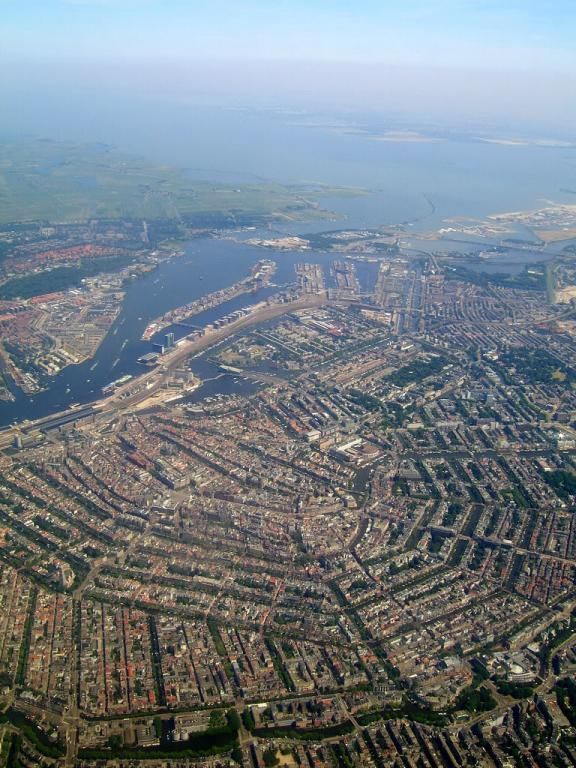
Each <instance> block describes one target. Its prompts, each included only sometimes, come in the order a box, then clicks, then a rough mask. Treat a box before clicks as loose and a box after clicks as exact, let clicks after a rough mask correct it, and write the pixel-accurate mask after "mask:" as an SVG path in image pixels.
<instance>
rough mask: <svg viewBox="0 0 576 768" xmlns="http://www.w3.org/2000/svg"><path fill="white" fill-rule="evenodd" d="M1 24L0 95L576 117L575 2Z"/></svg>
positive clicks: (407, 0)
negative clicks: (90, 93) (133, 95)
mask: <svg viewBox="0 0 576 768" xmlns="http://www.w3.org/2000/svg"><path fill="white" fill-rule="evenodd" d="M0 15H1V19H2V21H1V23H0V65H1V66H2V71H3V74H2V75H0V91H1V87H2V85H4V86H5V87H7V88H8V89H10V87H13V88H27V87H30V88H32V87H33V86H34V85H36V87H39V86H40V85H41V84H44V85H45V86H46V87H48V86H50V87H56V86H58V85H66V86H68V87H72V86H74V85H75V86H77V87H82V86H83V85H84V86H85V87H86V88H94V87H96V86H97V84H98V83H100V84H101V85H102V84H103V83H106V84H107V87H110V88H122V87H123V86H125V87H131V88H137V89H138V88H139V89H146V88H149V89H152V90H155V91H156V92H157V93H161V92H164V93H165V94H166V95H169V94H174V95H175V94H177V93H180V94H181V95H182V94H183V93H184V92H186V93H187V94H188V96H189V97H190V98H200V97H203V98H207V96H208V94H211V97H212V98H213V99H214V100H215V101H218V100H224V101H226V100H227V99H228V100H231V99H233V96H234V95H235V96H236V98H237V99H238V100H240V101H244V102H250V101H251V100H253V101H254V103H263V102H267V103H272V102H274V101H276V103H278V104H282V103H284V104H286V105H288V104H293V105H295V104H296V103H297V102H298V101H301V102H302V103H311V102H314V101H316V102H318V103H320V104H331V105H336V104H340V105H341V106H342V107H349V108H358V107H360V106H363V107H369V106H370V107H374V106H375V105H376V106H378V105H379V104H382V103H389V104H390V105H391V106H392V107H393V108H394V109H402V108H403V107H404V108H406V110H407V111H413V110H415V109H416V110H417V109H418V105H419V104H420V106H421V109H422V111H426V110H429V109H431V108H432V107H433V106H434V104H436V105H437V106H438V107H439V108H441V109H449V111H450V112H451V113H453V114H457V113H458V109H459V104H460V112H461V113H462V117H466V116H470V118H474V117H478V118H479V117H489V116H490V115H493V116H496V115H498V114H501V113H502V110H504V109H508V110H509V111H510V114H511V116H513V117H514V119H525V120H530V119H534V120H535V119H536V118H538V116H539V115H540V117H544V118H547V119H549V120H550V121H557V122H558V123H559V124H562V125H568V123H569V122H570V121H572V120H573V119H574V117H576V112H575V107H573V106H572V103H571V102H574V101H576V100H575V99H574V98H573V97H570V93H571V94H572V95H573V94H574V93H576V90H575V88H576V53H575V45H574V40H575V39H576V3H575V2H574V0H547V1H546V2H543V0H0ZM568 102H570V103H568Z"/></svg>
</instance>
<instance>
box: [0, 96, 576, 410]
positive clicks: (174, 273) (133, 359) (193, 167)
mask: <svg viewBox="0 0 576 768" xmlns="http://www.w3.org/2000/svg"><path fill="white" fill-rule="evenodd" d="M122 109H123V107H122V105H118V111H117V113H115V119H114V121H113V123H112V122H110V120H109V119H105V118H104V117H103V118H102V119H101V120H100V121H98V119H95V118H94V115H92V116H91V120H90V122H88V121H87V119H86V118H85V117H84V118H83V117H82V111H81V110H77V111H75V112H74V113H72V112H70V113H69V114H68V115H67V120H66V121H63V120H62V119H60V121H59V122H58V123H55V122H51V118H50V115H53V114H54V112H53V111H52V112H50V111H49V110H48V111H46V112H44V113H43V114H44V121H43V122H42V115H40V114H39V113H38V115H37V117H38V123H37V131H41V132H42V134H43V135H45V136H51V137H53V138H55V139H78V140H82V141H87V140H93V141H107V142H110V143H113V144H115V145H116V146H117V147H118V148H119V149H121V150H124V151H130V152H137V153H140V154H142V155H146V156H147V157H149V158H150V159H152V160H155V161H160V162H167V163H172V164H175V165H179V166H181V167H184V168H186V169H188V170H189V172H190V173H191V174H192V175H194V176H196V177H202V178H213V179H236V180H237V181H238V182H240V181H247V180H253V179H255V178H258V179H272V180H278V181H282V182H304V181H313V182H320V183H324V184H329V185H334V184H338V185H347V186H359V187H363V188H365V189H369V190H370V191H371V192H372V194H371V195H370V196H368V197H338V198H332V199H328V200H326V201H325V204H326V206H327V207H329V208H330V209H331V210H333V211H336V212H337V213H338V214H339V215H340V216H341V218H340V220H339V221H337V222H310V223H304V224H303V223H300V224H297V225H296V224H291V225H288V226H285V227H283V230H284V231H289V232H295V233H296V232H304V233H305V232H307V231H318V230H323V229H336V228H342V227H364V226H370V227H374V226H380V225H385V224H394V223H401V222H412V223H413V227H414V231H415V233H416V232H417V230H418V229H426V228H428V227H430V228H435V227H436V226H437V225H438V224H439V223H440V221H441V220H442V219H443V218H446V217H453V216H465V217H470V216H476V217H484V216H486V215H487V214H490V213H495V212H500V211H510V210H521V209H527V208H534V207H539V206H542V205H543V204H545V202H544V201H546V200H554V201H559V202H567V203H576V194H574V192H573V191H572V192H571V191H570V190H575V189H576V178H575V177H576V151H575V150H574V149H568V148H564V149H561V148H543V147H542V148H539V147H520V146H504V145H497V144H483V143H477V142H471V141H446V142H439V143H410V142H406V143H395V142H384V141H377V140H374V139H373V138H370V137H367V136H366V135H357V134H353V133H345V132H342V131H336V130H330V129H327V128H313V127H303V126H302V125H298V124H297V122H296V121H294V120H291V119H290V118H288V117H286V116H281V115H275V114H272V115H267V114H262V113H252V112H230V111H229V112H224V111H222V110H213V109H210V110H208V109H197V108H192V107H187V108H184V107H178V108H176V107H172V108H171V111H170V110H168V111H167V108H166V109H164V110H163V112H162V114H161V117H160V116H159V113H158V111H157V109H156V108H155V107H154V106H153V105H146V104H140V105H137V104H130V105H129V108H128V106H126V107H125V108H124V110H125V111H124V112H122ZM107 114H109V112H108V113H107ZM60 117H61V116H60ZM16 128H17V127H16V126H14V130H16ZM463 250H466V248H465V246H463ZM185 251H186V253H185V256H183V257H181V258H176V259H173V260H171V261H169V262H165V263H163V264H161V265H160V266H159V268H158V269H157V270H156V271H154V272H152V273H149V274H148V275H146V276H144V277H142V278H139V279H137V280H135V281H133V282H131V283H130V284H129V285H128V286H127V290H126V298H125V301H124V304H123V307H122V311H121V313H120V316H119V318H118V320H117V321H116V323H115V325H114V326H113V328H112V329H111V332H110V333H109V334H108V336H107V338H106V339H105V340H104V342H103V344H102V345H101V347H100V349H99V351H98V353H97V355H96V357H95V358H94V359H93V360H91V361H89V362H87V363H85V364H83V365H79V366H72V367H69V368H67V369H65V370H64V371H63V372H62V373H61V374H60V375H59V376H56V377H55V378H54V380H53V382H52V385H51V387H50V389H49V390H47V391H45V392H42V393H40V394H38V395H37V396H35V397H32V398H30V397H28V396H25V395H23V394H21V393H20V394H17V399H16V401H15V402H12V403H0V425H7V424H9V423H11V422H13V421H15V420H18V421H19V420H22V419H26V418H27V419H34V418H39V417H41V416H46V415H48V414H50V413H52V412H55V411H58V410H61V409H63V408H65V407H67V406H70V405H71V404H72V403H85V402H89V401H91V400H93V399H96V398H97V397H99V395H100V392H101V389H102V387H103V386H105V385H106V384H108V383H109V382H111V381H112V380H115V379H117V378H119V377H120V376H122V375H124V374H136V373H139V372H141V371H142V367H141V366H140V365H139V364H138V363H137V359H138V357H139V356H141V355H142V354H143V353H145V352H147V351H150V350H151V345H150V343H145V342H141V341H140V336H141V334H142V331H143V330H144V328H145V327H146V325H147V324H148V322H150V321H151V320H153V319H154V318H155V317H158V316H159V315H161V314H162V313H164V312H165V311H166V310H168V309H170V308H173V307H177V306H180V305H182V304H185V303H187V302H189V301H191V300H193V299H195V298H197V297H199V296H201V295H202V294H204V293H208V292H211V291H214V290H216V289H218V288H222V287H225V286H227V285H230V284H231V283H234V282H235V281H237V280H239V279H240V278H242V277H244V276H245V275H246V274H247V273H248V271H249V269H250V267H251V266H252V265H253V264H254V262H255V261H257V260H258V259H259V258H262V257H264V256H269V255H270V254H269V253H266V252H264V251H262V250H261V249H257V248H254V247H251V246H248V245H246V244H244V243H234V242H231V241H228V240H222V239H201V240H194V241H192V242H191V243H189V244H188V245H187V246H186V248H185ZM274 258H275V259H276V260H277V262H278V271H277V273H276V276H275V282H277V283H286V282H291V281H293V280H294V263H295V262H297V261H301V260H302V259H304V258H305V259H307V260H309V259H312V258H313V259H314V260H315V261H320V262H322V263H325V264H326V265H327V264H328V263H329V261H331V260H332V258H333V257H330V256H327V255H325V254H313V255H312V254H307V255H305V256H304V255H303V254H298V253H282V254H277V255H276V256H274ZM533 259H534V256H533V255H532V256H528V255H527V254H526V261H528V260H533ZM513 260H514V262H515V264H516V267H517V268H518V266H519V265H520V264H521V260H522V255H521V254H520V255H517V254H515V255H514V259H513ZM506 270H507V271H509V265H508V264H507V265H506ZM325 271H326V273H327V274H328V272H329V270H325ZM364 272H365V274H363V277H364V278H365V279H368V272H369V270H364ZM269 293H270V291H262V292H261V293H260V294H259V296H256V297H254V296H249V295H246V296H241V297H239V298H237V299H235V300H233V301H231V302H229V303H227V304H226V305H223V306H221V307H219V308H216V309H214V310H211V311H208V312H206V313H204V314H203V315H201V316H198V317H197V318H196V319H195V320H194V322H195V323H196V324H204V323H208V322H211V321H212V320H214V319H216V318H217V317H220V316H222V315H224V314H227V313H228V312H230V311H232V310H234V309H237V308H239V307H242V306H246V305H247V304H249V303H253V302H254V301H256V300H257V299H258V298H259V297H264V296H266V295H268V294H269ZM183 332H184V331H183V330H181V331H180V334H182V333H183ZM202 365H203V364H202V362H201V361H199V362H198V364H197V366H198V371H199V373H201V374H206V373H210V370H209V369H207V368H206V367H202ZM240 386H241V385H240ZM227 388H228V389H229V382H223V381H220V382H214V386H213V387H212V388H211V389H210V391H222V390H226V389H227ZM204 391H207V390H204Z"/></svg>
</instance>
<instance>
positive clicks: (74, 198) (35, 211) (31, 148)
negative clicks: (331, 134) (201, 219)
mask: <svg viewBox="0 0 576 768" xmlns="http://www.w3.org/2000/svg"><path fill="white" fill-rule="evenodd" d="M358 193H359V190H354V189H350V190H348V189H345V188H332V187H322V186H305V185H303V186H301V187H297V186H282V185H280V184H272V183H270V184H267V183H264V184H248V185H232V184H222V183H209V182H204V181H203V182H197V181H193V180H191V179H189V178H188V177H187V175H186V173H185V172H184V171H182V170H179V169H177V168H171V167H168V166H161V165H154V164H152V163H149V162H147V161H145V160H143V159H141V158H138V157H130V156H127V155H122V154H120V153H119V152H116V151H115V150H114V149H112V148H110V147H108V146H105V145H82V144H72V143H64V142H54V141H48V140H38V141H30V142H23V143H5V142H4V143H3V142H0V224H6V223H13V222H26V221H44V220H45V221H51V222H69V221H76V220H84V219H88V218H132V217H136V218H147V219H155V218H175V219H178V218H180V217H184V218H186V217H191V216H192V217H193V216H194V215H203V214H212V213H214V214H220V215H224V216H236V217H241V216H250V215H254V216H256V215H264V216H272V215H277V216H287V217H291V218H296V219H299V218H317V217H319V216H320V217H322V216H326V215H327V214H326V212H324V211H322V210H321V209H319V207H318V199H319V198H321V197H323V196H325V195H335V194H350V195H353V194H358Z"/></svg>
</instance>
